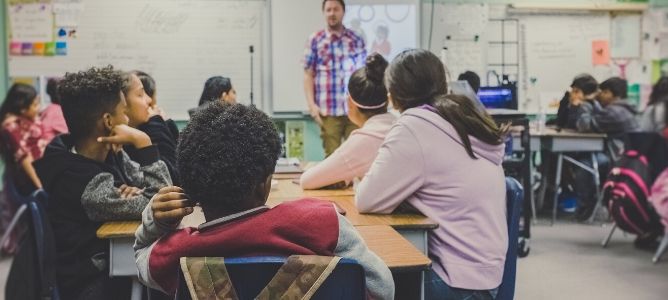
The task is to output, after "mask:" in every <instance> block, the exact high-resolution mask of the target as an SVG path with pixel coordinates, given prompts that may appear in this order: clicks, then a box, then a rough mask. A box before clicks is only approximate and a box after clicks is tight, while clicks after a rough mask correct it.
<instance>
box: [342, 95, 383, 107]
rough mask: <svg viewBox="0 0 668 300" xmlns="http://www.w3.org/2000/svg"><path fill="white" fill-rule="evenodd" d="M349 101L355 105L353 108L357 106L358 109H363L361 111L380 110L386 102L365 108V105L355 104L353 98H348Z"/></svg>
mask: <svg viewBox="0 0 668 300" xmlns="http://www.w3.org/2000/svg"><path fill="white" fill-rule="evenodd" d="M350 101H352V102H353V104H355V106H357V107H359V108H363V109H376V108H381V107H383V106H385V105H386V104H387V101H383V103H381V104H378V105H374V106H366V105H362V104H359V103H357V102H355V99H353V97H350Z"/></svg>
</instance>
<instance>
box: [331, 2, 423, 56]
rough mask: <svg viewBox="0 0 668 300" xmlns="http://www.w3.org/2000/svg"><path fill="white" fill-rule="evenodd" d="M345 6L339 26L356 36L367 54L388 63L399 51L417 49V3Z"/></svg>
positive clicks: (353, 3)
mask: <svg viewBox="0 0 668 300" xmlns="http://www.w3.org/2000/svg"><path fill="white" fill-rule="evenodd" d="M365 2H368V3H369V4H362V3H356V2H351V4H348V5H346V15H345V17H344V19H343V23H344V24H345V26H346V27H347V28H349V29H352V30H353V31H355V32H356V33H357V34H359V35H360V36H361V37H362V38H363V39H364V42H365V44H366V49H367V53H369V54H371V53H373V52H378V53H380V54H382V55H383V56H384V57H385V58H386V59H388V60H392V59H393V58H394V57H395V56H396V55H397V54H398V53H399V52H401V51H403V50H405V49H409V48H417V46H418V41H419V36H418V33H419V30H418V17H417V9H416V8H417V3H415V2H414V1H403V3H401V2H399V1H385V2H392V3H388V4H379V3H383V2H384V1H365Z"/></svg>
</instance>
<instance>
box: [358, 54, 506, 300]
mask: <svg viewBox="0 0 668 300" xmlns="http://www.w3.org/2000/svg"><path fill="white" fill-rule="evenodd" d="M416 70H419V72H418V71H416ZM385 83H386V86H387V89H388V91H389V99H390V101H392V103H393V106H394V107H395V108H397V109H398V110H399V111H401V112H402V114H401V117H399V119H398V120H397V123H396V124H395V125H394V126H393V127H392V129H391V130H390V132H389V133H388V134H387V136H386V137H385V142H384V143H383V145H382V146H381V148H380V150H379V151H378V156H377V157H376V160H375V161H374V162H373V164H372V165H371V169H370V170H369V172H368V173H367V174H366V177H364V179H363V180H362V182H361V183H360V184H359V187H358V190H357V193H356V195H355V205H356V206H357V208H358V209H359V210H360V212H363V213H381V214H390V213H392V212H393V211H394V210H395V209H397V207H399V205H401V204H402V203H403V202H406V204H408V205H410V206H412V207H413V208H415V209H417V210H418V211H419V212H421V213H422V214H424V215H425V216H427V217H429V218H430V219H431V220H434V221H436V222H437V223H438V225H439V226H438V228H437V229H434V230H433V231H432V233H431V234H430V235H429V255H430V257H431V259H432V271H429V272H428V273H427V275H426V279H425V299H469V298H471V299H472V298H475V299H494V297H495V296H496V293H497V291H498V286H499V285H500V284H501V278H502V276H503V267H504V263H505V257H506V251H507V249H508V232H507V226H506V196H505V181H504V173H503V168H502V166H501V163H502V161H503V155H504V143H503V141H504V139H505V136H506V133H507V126H504V128H503V129H500V128H499V127H497V125H496V124H495V122H494V120H492V118H491V117H490V116H489V115H487V114H486V113H485V112H480V111H479V110H478V109H476V107H475V106H474V104H473V102H472V101H471V100H470V99H468V98H466V97H465V96H461V95H448V94H447V90H448V89H447V84H446V77H445V68H444V66H443V64H442V63H441V61H440V60H439V58H438V57H436V55H434V54H432V53H431V52H429V51H426V50H421V49H415V50H406V51H404V52H402V53H400V54H399V55H398V56H397V57H396V58H395V59H394V60H393V61H392V63H391V64H390V66H389V67H388V69H387V71H386V73H385Z"/></svg>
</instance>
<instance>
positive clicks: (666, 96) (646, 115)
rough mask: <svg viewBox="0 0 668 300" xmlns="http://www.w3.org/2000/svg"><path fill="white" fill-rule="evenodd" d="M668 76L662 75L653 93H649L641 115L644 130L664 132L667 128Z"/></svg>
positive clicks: (641, 124) (641, 125) (653, 88)
mask: <svg viewBox="0 0 668 300" xmlns="http://www.w3.org/2000/svg"><path fill="white" fill-rule="evenodd" d="M666 103H668V76H662V77H661V78H659V80H658V81H657V82H656V84H654V86H653V87H652V93H651V94H650V95H649V102H648V103H647V107H646V108H645V111H644V112H643V114H642V116H641V117H640V127H641V130H642V131H655V132H662V133H664V136H666V137H668V135H667V134H666V133H665V132H664V129H666V119H668V109H667V108H666Z"/></svg>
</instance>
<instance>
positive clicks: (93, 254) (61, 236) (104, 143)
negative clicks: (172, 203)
mask: <svg viewBox="0 0 668 300" xmlns="http://www.w3.org/2000/svg"><path fill="white" fill-rule="evenodd" d="M122 84H123V79H122V75H121V73H120V72H118V71H115V70H114V69H113V68H112V67H111V66H110V67H106V68H91V69H89V70H87V71H82V72H78V73H68V74H66V75H65V78H64V79H63V80H62V82H61V83H60V85H59V92H60V94H61V96H62V99H61V104H62V109H63V114H64V116H65V121H66V122H67V127H68V128H69V130H70V134H64V135H60V136H58V137H56V138H55V139H54V140H53V141H52V142H51V143H50V144H49V146H48V147H47V148H46V151H45V153H44V156H43V158H42V159H40V160H38V161H36V162H35V163H34V165H35V170H36V171H37V174H38V176H39V178H40V179H41V180H42V183H43V186H44V190H45V191H46V192H47V194H48V195H49V205H48V207H47V213H48V216H49V219H50V221H51V225H52V227H53V233H54V238H55V243H56V252H57V253H56V257H57V258H56V268H57V269H56V274H57V284H58V288H59V290H60V296H61V298H62V299H126V298H127V297H129V290H130V289H129V288H130V286H129V281H127V280H126V281H127V282H122V281H121V280H118V279H114V280H112V279H110V278H109V270H108V266H109V263H108V259H109V254H108V249H109V242H108V241H106V240H101V239H98V238H97V236H96V231H97V229H98V228H99V227H100V226H101V225H102V223H103V222H107V221H114V220H131V219H140V218H141V212H142V210H143V209H144V207H145V206H146V204H147V203H148V202H149V199H150V198H151V197H152V196H153V194H155V193H156V192H157V191H158V190H159V189H160V188H162V187H164V186H168V185H171V184H172V182H171V179H170V177H169V172H168V171H167V167H166V166H165V164H164V162H162V161H160V160H159V156H158V151H157V149H156V147H155V146H153V145H152V144H151V140H150V139H149V137H148V136H147V135H146V134H145V133H143V132H141V131H139V130H137V129H134V128H131V127H129V126H128V125H127V123H128V117H127V115H126V110H127V105H126V102H125V97H124V96H123V93H121V86H122ZM123 145H132V146H134V147H135V148H137V149H138V150H137V155H136V157H135V161H132V160H130V158H129V157H128V156H127V154H126V153H125V152H124V151H123V150H122V147H123Z"/></svg>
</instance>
